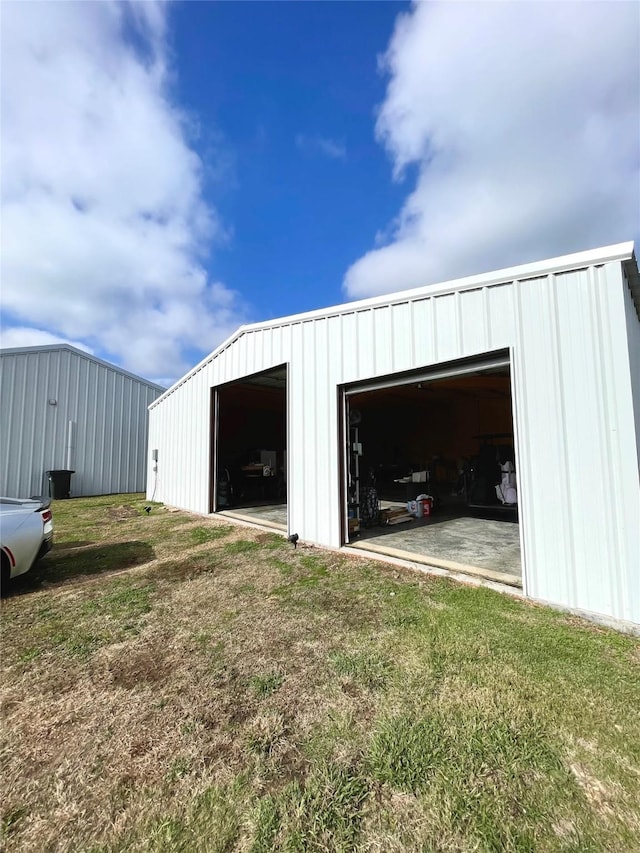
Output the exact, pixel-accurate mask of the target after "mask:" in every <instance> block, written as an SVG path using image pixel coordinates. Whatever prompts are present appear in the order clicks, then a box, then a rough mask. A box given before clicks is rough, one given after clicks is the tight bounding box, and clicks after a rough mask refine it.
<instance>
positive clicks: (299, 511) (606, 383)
mask: <svg viewBox="0 0 640 853" xmlns="http://www.w3.org/2000/svg"><path fill="white" fill-rule="evenodd" d="M626 289H628V288H627V287H626V284H625V281H624V278H623V273H622V266H621V264H620V263H619V262H615V263H608V264H606V265H604V266H602V265H597V266H596V265H592V266H589V267H587V268H584V269H580V270H578V271H567V272H560V273H557V274H553V273H550V274H545V275H542V276H537V277H533V278H527V279H526V280H518V281H508V282H498V283H495V284H487V285H483V286H472V285H469V284H466V285H465V284H464V283H463V286H461V287H459V288H458V289H454V290H451V289H449V290H447V289H446V288H425V289H423V290H422V291H416V292H414V294H412V295H411V297H410V298H407V299H400V300H397V301H391V300H390V301H389V302H388V303H386V304H379V301H376V302H374V303H373V304H367V303H365V304H360V305H358V304H357V303H356V304H355V305H354V306H353V307H350V306H348V305H347V306H342V308H341V309H340V311H339V312H338V313H336V312H332V311H329V312H327V313H326V314H325V315H324V316H316V315H314V316H312V317H310V318H309V319H304V317H302V318H300V319H298V318H293V319H292V320H291V321H289V322H287V321H283V322H282V325H276V324H270V325H269V326H266V327H264V328H262V329H249V330H247V331H245V332H243V333H242V334H240V336H239V337H238V338H236V339H235V340H234V341H232V342H231V343H230V344H229V345H228V346H227V347H225V348H224V349H222V350H220V351H219V352H217V353H216V354H215V355H214V357H213V358H212V359H211V360H210V361H208V363H204V364H203V365H202V366H201V367H200V369H199V370H198V371H197V372H196V373H195V374H194V375H193V376H191V377H190V378H187V379H186V381H184V382H183V384H180V385H178V386H177V387H175V389H173V390H172V391H171V392H170V393H169V394H168V395H167V396H165V397H164V398H163V399H162V400H161V401H160V402H159V403H158V404H157V405H155V406H153V407H152V408H151V420H150V447H157V448H158V449H159V452H160V464H159V472H158V481H157V484H156V483H154V481H153V477H152V476H151V477H150V479H149V482H148V490H149V493H151V491H152V490H153V489H154V487H155V488H156V498H157V499H158V500H161V501H164V502H166V503H169V504H173V505H176V506H180V507H184V508H186V509H190V510H194V511H196V512H205V513H206V512H207V511H208V506H209V448H210V420H209V419H210V411H209V409H210V405H209V399H210V388H211V387H212V386H214V385H217V384H220V383H223V382H228V381H230V380H234V379H238V378H241V377H243V376H245V375H247V374H250V373H253V372H257V371H261V370H266V369H268V368H270V367H274V366H276V365H278V364H281V363H283V362H287V363H288V364H289V399H290V401H291V405H290V411H289V465H288V489H289V491H288V497H289V519H290V527H291V531H295V532H297V533H298V534H299V535H300V537H301V538H302V539H304V540H307V541H310V542H316V543H320V544H327V545H330V546H339V545H340V522H339V505H338V504H339V494H340V490H339V482H338V477H339V470H340V466H339V453H340V448H339V439H338V422H339V421H338V392H337V388H338V386H339V385H342V384H344V383H349V382H354V381H357V380H361V379H367V378H373V377H376V376H383V375H387V374H390V373H394V372H398V371H402V370H408V369H413V368H419V367H427V366H431V365H434V364H438V363H440V362H444V361H451V360H455V359H462V358H468V357H472V356H479V355H481V354H483V353H485V352H489V351H495V350H503V349H509V350H510V352H511V358H512V381H513V389H514V398H515V413H516V428H517V433H518V437H517V440H518V455H519V459H518V463H519V467H518V480H519V496H520V509H521V515H520V517H521V519H522V524H521V531H522V533H521V537H522V544H523V562H524V570H525V592H526V593H527V594H528V595H530V596H532V597H535V598H538V599H541V600H546V601H550V602H554V603H556V604H560V605H565V606H568V607H573V608H582V609H585V610H589V611H592V612H595V613H601V614H605V615H608V616H612V617H614V618H618V619H625V620H629V621H635V622H639V623H640V572H639V571H638V567H639V566H640V532H639V525H638V520H639V519H640V484H639V478H638V470H637V465H636V458H635V427H634V416H633V399H632V390H631V376H630V370H629V349H628V347H627V340H626V335H625V328H626V323H627V318H626V315H625V298H626V297H625V290H626ZM372 302H373V301H372Z"/></svg>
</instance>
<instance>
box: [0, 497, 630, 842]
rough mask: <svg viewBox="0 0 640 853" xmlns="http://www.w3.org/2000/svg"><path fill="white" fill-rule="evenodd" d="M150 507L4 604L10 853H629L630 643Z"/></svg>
mask: <svg viewBox="0 0 640 853" xmlns="http://www.w3.org/2000/svg"><path fill="white" fill-rule="evenodd" d="M145 505H146V504H145V502H144V499H143V497H142V496H114V497H112V498H97V499H88V500H82V501H80V500H72V501H65V502H57V503H56V504H55V505H54V513H55V518H56V536H57V538H58V539H59V541H61V542H64V543H65V547H64V548H62V549H58V548H56V551H55V552H54V554H52V555H51V556H52V557H54V559H53V560H52V561H51V562H50V563H49V564H48V568H47V569H43V571H44V574H43V575H42V576H41V577H43V578H45V579H46V581H45V583H44V585H43V583H39V584H37V585H35V586H32V587H31V588H27V589H25V590H24V592H23V594H21V595H14V596H10V597H8V598H7V599H6V600H5V601H4V602H3V605H2V609H3V613H2V617H3V618H2V625H3V659H2V667H3V681H2V702H3V719H4V724H5V725H4V727H3V732H2V737H3V751H2V755H3V780H4V797H3V804H2V808H3V826H4V846H5V848H6V850H7V851H8V852H9V853H10V851H18V850H20V851H40V850H43V849H50V850H56V851H75V850H79V849H80V850H92V851H95V853H98V851H101V853H107V851H120V850H125V849H126V850H144V851H156V850H157V851H168V850H171V851H174V850H185V851H187V850H188V851H200V850H201V851H207V853H208V851H212V850H220V851H223V850H224V851H234V850H237V851H253V853H260V851H271V850H292V851H293V850H309V851H329V850H334V851H337V850H341V851H348V850H354V851H355V850H372V851H373V850H380V851H382V850H384V851H416V853H417V851H423V850H425V849H428V850H434V851H435V850H442V851H445V850H446V851H455V850H458V851H467V850H531V849H535V850H550V851H555V850H558V851H560V850H576V851H578V850H605V849H615V850H625V851H626V850H633V849H636V847H637V837H638V835H637V833H638V826H639V813H640V809H639V808H638V802H640V749H639V748H638V746H637V745H638V743H640V722H639V720H638V715H637V708H638V706H640V688H639V684H640V678H639V672H638V657H637V656H638V641H637V640H635V639H633V638H630V637H621V636H620V635H617V634H614V633H613V632H610V631H606V630H601V629H599V630H598V631H596V632H594V631H592V630H590V629H589V628H587V629H585V626H584V623H582V622H580V621H579V620H577V621H576V624H572V623H570V622H568V620H566V619H565V618H564V617H562V615H561V614H557V613H555V612H553V611H548V610H546V609H545V608H541V607H530V606H529V605H527V604H526V603H522V602H518V601H514V600H512V599H508V598H505V597H503V596H500V595H497V594H494V593H492V592H490V591H487V590H482V589H473V588H466V587H461V586H458V585H456V584H455V583H452V582H450V581H444V580H441V579H435V578H427V577H423V576H416V575H413V574H411V573H409V572H404V571H402V570H393V569H387V568H385V567H382V566H379V565H377V564H369V563H366V562H365V561H363V560H361V559H355V558H354V559H351V558H345V557H343V556H341V555H336V554H334V553H328V552H327V553H325V552H323V551H322V550H321V549H317V548H308V547H299V548H298V549H295V550H294V549H293V548H292V547H291V546H290V545H289V543H287V542H286V541H285V540H284V539H282V538H281V537H279V536H276V535H275V534H271V533H263V532H261V531H258V530H253V529H249V528H243V527H241V526H239V525H230V524H228V523H225V522H224V521H223V520H221V519H215V518H214V519H209V518H206V519H203V518H200V517H195V516H190V515H188V514H186V513H180V512H173V511H172V512H169V511H167V510H166V509H164V508H163V507H161V506H159V505H156V504H154V505H153V507H152V511H151V513H150V514H147V513H145V512H144V506H145ZM88 541H90V542H91V544H90V545H85V544H82V543H86V542H88ZM131 543H141V549H140V550H139V551H138V552H137V553H138V556H139V557H140V560H139V561H138V560H136V559H135V557H136V553H135V552H129V553H128V554H127V550H126V549H127V548H128V547H129V545H130V544H131ZM96 548H97V549H102V553H104V554H106V553H111V555H112V557H111V558H109V559H111V562H105V564H104V565H103V567H102V568H101V569H98V570H96V571H91V570H90V569H89V570H87V568H86V566H87V564H88V565H90V561H89V562H87V561H88V555H90V554H91V553H94V554H95V553H96V552H95V551H92V549H96ZM85 551H86V555H85V564H84V568H80V561H81V558H82V555H83V552H85ZM106 559H107V558H105V560H106ZM43 565H44V564H43ZM54 570H55V577H54V576H52V575H51V574H48V573H50V572H54ZM634 845H635V847H634Z"/></svg>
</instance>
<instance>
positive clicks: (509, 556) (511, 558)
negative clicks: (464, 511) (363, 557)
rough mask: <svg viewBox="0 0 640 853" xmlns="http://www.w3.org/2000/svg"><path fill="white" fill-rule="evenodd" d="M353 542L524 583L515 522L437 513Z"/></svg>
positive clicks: (366, 534)
mask: <svg viewBox="0 0 640 853" xmlns="http://www.w3.org/2000/svg"><path fill="white" fill-rule="evenodd" d="M350 546H351V547H352V548H361V549H362V550H365V551H373V552H376V553H378V554H387V555H389V556H392V557H399V558H401V559H403V560H412V561H413V562H419V563H425V564H427V565H431V566H436V567H438V568H442V569H449V570H450V571H454V572H462V573H464V574H472V575H478V576H482V577H487V578H490V579H492V580H496V581H500V582H501V583H506V584H510V585H511V586H522V564H521V560H520V531H519V526H518V523H517V522H514V521H507V520H504V521H502V520H496V519H492V518H477V517H471V516H467V515H461V514H460V513H456V514H455V515H441V514H435V515H433V516H430V517H429V518H416V519H413V520H412V521H407V522H406V523H404V524H397V525H394V526H391V527H371V528H368V529H362V530H361V532H360V536H358V537H357V538H355V539H354V541H353V542H351V543H350Z"/></svg>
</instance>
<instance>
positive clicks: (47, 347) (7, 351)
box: [0, 344, 167, 392]
mask: <svg viewBox="0 0 640 853" xmlns="http://www.w3.org/2000/svg"><path fill="white" fill-rule="evenodd" d="M56 350H65V351H67V352H71V353H73V354H74V355H79V356H81V357H82V358H86V359H87V360H88V361H93V362H94V363H95V364H99V365H101V366H102V367H108V368H110V369H111V370H114V371H115V372H116V373H121V374H122V375H123V376H127V377H128V378H129V379H135V381H136V382H140V383H141V384H142V385H146V386H148V387H149V388H153V389H155V390H156V391H161V392H164V391H166V390H167V389H166V388H164V387H163V386H162V385H156V383H155V382H149V380H148V379H144V378H143V377H142V376H137V375H136V374H135V373H131V372H130V371H128V370H125V369H124V368H123V367H118V365H117V364H113V363H112V362H110V361H105V360H104V359H102V358H98V356H97V355H93V354H92V353H90V352H87V351H86V350H83V349H78V347H74V346H72V345H71V344H41V345H40V346H34V347H3V348H0V356H2V355H27V354H28V353H39V352H55V351H56Z"/></svg>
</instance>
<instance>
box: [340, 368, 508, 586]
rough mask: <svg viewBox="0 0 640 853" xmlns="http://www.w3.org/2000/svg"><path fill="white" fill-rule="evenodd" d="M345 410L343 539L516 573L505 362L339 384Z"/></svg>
mask: <svg viewBox="0 0 640 853" xmlns="http://www.w3.org/2000/svg"><path fill="white" fill-rule="evenodd" d="M348 413H349V441H348V448H347V460H346V469H347V514H348V520H347V524H346V530H347V531H348V541H349V542H350V544H356V545H359V546H361V547H365V548H367V549H369V550H380V551H385V552H388V553H391V552H392V551H393V552H399V551H402V552H405V555H406V554H416V553H417V554H419V555H422V556H423V557H424V556H429V557H431V558H434V559H435V560H436V562H437V564H441V565H443V566H445V567H447V568H452V567H455V566H456V565H458V566H459V567H460V568H461V569H464V570H465V571H466V570H469V569H470V568H476V569H480V570H483V569H488V570H492V569H493V570H495V571H496V572H497V573H499V574H500V575H503V576H507V577H509V578H510V579H511V582H513V583H519V582H520V575H521V568H520V554H519V532H518V525H517V521H518V504H517V472H516V470H515V461H516V460H515V448H514V430H513V416H512V394H511V379H510V370H509V366H508V365H504V366H500V367H490V368H486V369H478V370H477V371H468V372H465V373H464V374H461V375H457V376H451V377H449V378H443V379H431V380H430V379H428V378H427V379H416V381H407V380H406V379H403V381H402V383H398V384H389V385H388V386H387V387H382V388H377V389H374V390H363V391H359V392H358V393H348ZM418 498H422V500H420V501H418V500H417V499H418ZM411 502H413V503H411ZM396 555H397V554H396ZM430 562H433V560H430Z"/></svg>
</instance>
